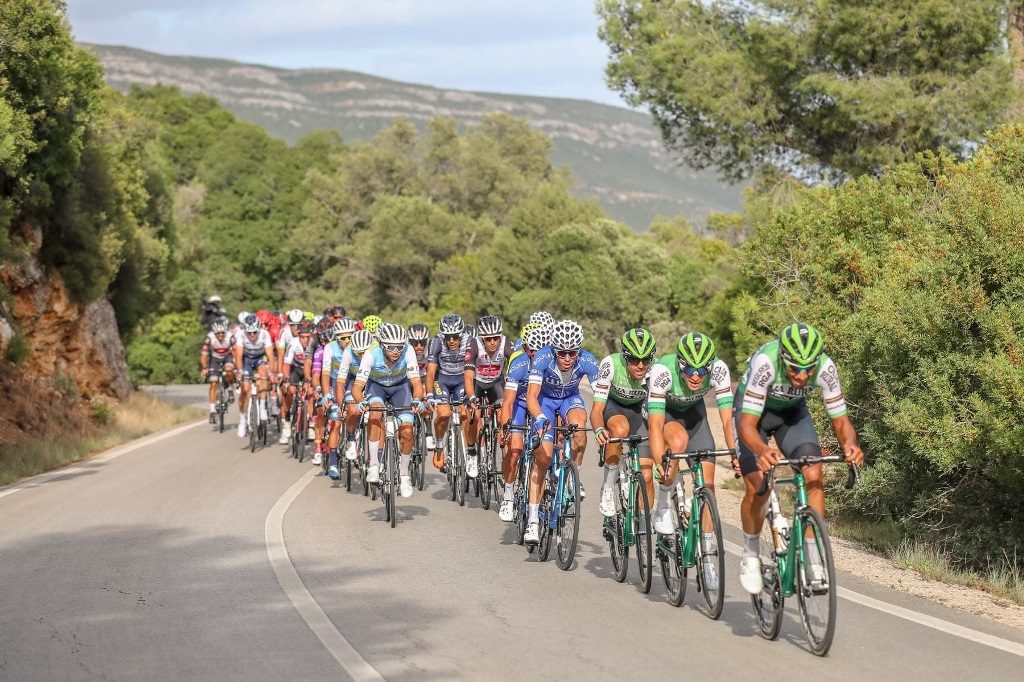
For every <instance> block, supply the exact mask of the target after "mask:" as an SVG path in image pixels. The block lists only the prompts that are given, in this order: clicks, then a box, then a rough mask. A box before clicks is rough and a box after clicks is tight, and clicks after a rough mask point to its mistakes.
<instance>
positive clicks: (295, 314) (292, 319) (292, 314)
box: [288, 308, 303, 324]
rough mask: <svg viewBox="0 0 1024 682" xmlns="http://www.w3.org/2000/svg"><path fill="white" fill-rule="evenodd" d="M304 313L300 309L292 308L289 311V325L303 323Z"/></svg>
mask: <svg viewBox="0 0 1024 682" xmlns="http://www.w3.org/2000/svg"><path fill="white" fill-rule="evenodd" d="M302 317H303V316H302V311H301V310H299V309H298V308H292V309H291V310H289V311H288V324H298V323H299V322H302Z"/></svg>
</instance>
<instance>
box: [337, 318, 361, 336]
mask: <svg viewBox="0 0 1024 682" xmlns="http://www.w3.org/2000/svg"><path fill="white" fill-rule="evenodd" d="M333 329H334V335H335V336H344V335H346V334H348V335H349V336H351V335H352V334H355V332H356V321H355V320H353V319H352V318H351V317H343V318H341V319H340V320H338V321H337V322H335V323H334V327H333Z"/></svg>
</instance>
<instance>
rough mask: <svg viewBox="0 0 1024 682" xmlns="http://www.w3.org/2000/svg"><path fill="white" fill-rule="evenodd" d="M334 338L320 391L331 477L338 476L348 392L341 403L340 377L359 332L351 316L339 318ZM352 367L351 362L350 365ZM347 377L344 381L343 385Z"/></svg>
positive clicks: (325, 357)
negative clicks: (338, 391) (343, 417)
mask: <svg viewBox="0 0 1024 682" xmlns="http://www.w3.org/2000/svg"><path fill="white" fill-rule="evenodd" d="M331 330H332V332H333V333H334V338H333V339H332V340H331V342H330V343H328V344H327V346H326V347H325V348H324V353H323V356H322V357H321V359H320V363H321V364H320V376H319V381H320V390H321V391H322V392H323V398H321V401H323V403H324V405H325V406H326V407H327V412H326V416H327V425H328V432H327V452H328V464H329V466H328V469H327V473H328V475H329V476H330V477H331V478H337V477H338V445H339V444H340V440H341V419H342V412H343V410H344V408H345V402H344V393H342V396H341V400H338V396H337V391H336V387H337V383H338V377H339V376H340V375H341V362H342V359H343V358H344V357H345V351H346V350H347V349H348V347H349V344H351V342H352V335H353V334H354V333H355V331H356V321H355V320H353V319H352V318H351V317H342V318H339V319H338V321H337V322H335V323H334V325H333V326H332V327H331ZM350 364H351V363H350ZM344 383H345V378H342V384H344Z"/></svg>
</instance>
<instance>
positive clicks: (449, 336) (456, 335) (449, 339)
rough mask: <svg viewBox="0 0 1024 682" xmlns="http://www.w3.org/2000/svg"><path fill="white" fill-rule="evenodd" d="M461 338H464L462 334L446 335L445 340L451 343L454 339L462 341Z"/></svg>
mask: <svg viewBox="0 0 1024 682" xmlns="http://www.w3.org/2000/svg"><path fill="white" fill-rule="evenodd" d="M461 338H462V334H445V335H444V340H445V341H451V340H452V339H461Z"/></svg>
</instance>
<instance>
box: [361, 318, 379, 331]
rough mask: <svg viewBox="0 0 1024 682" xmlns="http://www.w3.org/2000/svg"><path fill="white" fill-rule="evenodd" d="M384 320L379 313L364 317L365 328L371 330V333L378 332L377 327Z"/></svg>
mask: <svg viewBox="0 0 1024 682" xmlns="http://www.w3.org/2000/svg"><path fill="white" fill-rule="evenodd" d="M382 321H383V320H381V319H380V316H378V315H367V316H366V317H364V318H363V329H365V330H366V331H368V332H370V333H371V334H375V333H377V327H379V326H380V323H381V322H382Z"/></svg>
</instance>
